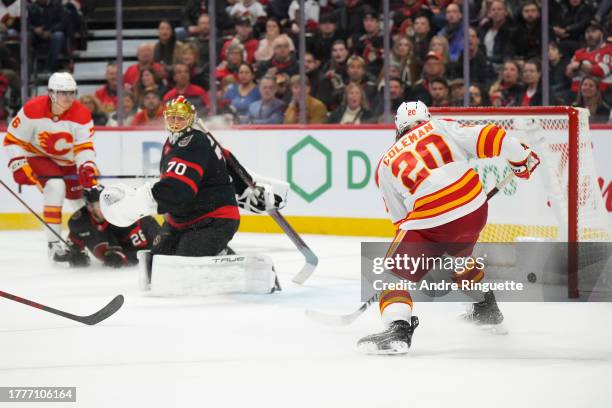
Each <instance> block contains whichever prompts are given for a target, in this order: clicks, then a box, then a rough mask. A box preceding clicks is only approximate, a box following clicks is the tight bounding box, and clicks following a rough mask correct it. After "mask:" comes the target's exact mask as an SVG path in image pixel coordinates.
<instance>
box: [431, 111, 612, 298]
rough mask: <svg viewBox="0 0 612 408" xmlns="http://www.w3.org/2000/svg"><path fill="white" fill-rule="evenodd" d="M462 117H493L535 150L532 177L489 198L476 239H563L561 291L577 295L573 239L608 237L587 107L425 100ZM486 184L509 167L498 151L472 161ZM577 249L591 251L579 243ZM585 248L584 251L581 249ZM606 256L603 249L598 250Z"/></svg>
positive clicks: (467, 120) (483, 120)
mask: <svg viewBox="0 0 612 408" xmlns="http://www.w3.org/2000/svg"><path fill="white" fill-rule="evenodd" d="M431 111H432V114H433V115H434V117H438V118H441V117H444V118H452V119H455V120H457V121H459V122H461V123H463V124H465V125H484V124H489V123H493V124H496V125H498V126H502V127H504V128H505V129H506V131H507V134H508V135H512V136H514V137H516V138H517V139H519V140H520V141H523V142H525V143H527V144H528V145H529V146H531V147H532V148H533V149H534V150H535V151H536V152H537V153H538V155H539V156H540V158H541V166H540V168H539V169H538V171H536V173H535V174H534V177H533V179H532V180H529V181H522V180H518V179H516V180H513V181H512V182H511V183H510V184H509V185H507V186H506V188H504V189H503V190H502V191H500V193H498V195H497V196H496V197H495V198H494V200H495V201H494V203H491V205H490V206H489V222H488V225H487V226H486V228H485V230H484V231H483V233H482V234H481V238H480V240H481V241H483V242H515V241H516V240H519V239H521V238H522V237H529V238H532V239H539V240H549V241H557V242H567V243H568V252H567V253H568V262H567V265H568V273H567V284H568V295H569V297H570V298H574V297H578V293H579V292H578V290H579V277H578V270H579V263H580V257H581V248H582V245H578V244H580V243H585V242H602V241H610V238H611V237H612V233H611V229H610V222H609V218H608V217H609V216H608V214H607V212H606V210H605V207H604V202H603V199H602V195H601V192H600V189H599V186H598V183H597V173H596V170H595V164H594V160H593V145H592V143H591V138H590V134H589V113H588V111H586V110H584V109H575V108H570V107H560V106H559V107H526V108H438V109H435V108H432V110H431ZM474 167H476V168H477V170H478V172H479V174H480V177H481V181H482V182H483V184H484V187H485V189H486V190H487V191H488V190H490V189H491V188H493V187H494V186H495V184H497V183H498V182H499V181H501V180H502V179H503V178H504V177H505V175H506V174H508V172H509V171H510V169H509V168H508V166H507V165H506V163H505V161H504V160H502V159H500V158H495V159H488V160H484V161H477V162H474ZM582 252H584V253H583V254H582V256H583V257H584V256H594V255H593V253H592V251H582ZM587 252H589V254H588V255H587V254H586V253H587ZM600 255H601V256H606V255H608V256H609V254H600Z"/></svg>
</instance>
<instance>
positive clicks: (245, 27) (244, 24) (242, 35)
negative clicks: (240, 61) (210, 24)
mask: <svg viewBox="0 0 612 408" xmlns="http://www.w3.org/2000/svg"><path fill="white" fill-rule="evenodd" d="M235 28H236V35H235V36H233V37H232V38H230V39H229V40H227V41H225V43H224V44H223V47H222V48H221V59H225V53H226V51H227V49H228V47H229V46H230V45H232V44H240V45H242V46H243V47H244V50H245V51H246V55H245V57H244V58H245V60H246V62H248V63H249V64H252V63H253V61H254V60H255V51H256V50H257V47H258V46H259V41H257V40H256V39H255V38H253V27H252V26H251V20H249V18H248V17H246V16H243V17H238V18H236V19H235Z"/></svg>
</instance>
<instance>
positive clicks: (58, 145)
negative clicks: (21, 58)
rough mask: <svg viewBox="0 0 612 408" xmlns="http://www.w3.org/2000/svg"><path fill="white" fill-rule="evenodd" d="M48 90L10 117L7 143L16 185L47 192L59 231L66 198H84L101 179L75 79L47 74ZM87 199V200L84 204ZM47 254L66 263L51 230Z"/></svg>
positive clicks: (49, 217)
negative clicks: (89, 189)
mask: <svg viewBox="0 0 612 408" xmlns="http://www.w3.org/2000/svg"><path fill="white" fill-rule="evenodd" d="M48 88H49V94H48V95H42V96H37V97H34V98H32V99H30V100H29V101H28V102H26V103H25V104H24V105H23V107H22V108H21V110H20V111H19V112H18V113H17V116H15V117H14V118H13V120H12V121H11V123H10V125H9V127H8V129H7V133H6V136H5V138H4V147H5V148H6V151H7V153H8V157H9V162H8V167H9V168H10V170H11V171H12V172H13V178H14V180H15V182H16V183H17V184H22V185H34V186H37V187H38V188H39V189H40V190H41V191H42V193H43V196H44V210H43V218H44V220H45V222H47V224H49V226H51V228H52V229H53V230H55V231H56V232H57V233H60V230H61V221H62V220H61V216H62V204H63V202H64V198H67V199H71V200H80V199H82V194H83V188H91V187H93V186H94V185H96V184H97V175H98V174H99V173H98V169H97V166H96V164H95V152H94V146H93V134H94V126H93V122H92V120H91V113H90V112H89V111H88V110H87V108H85V106H83V105H82V104H81V103H80V102H79V101H77V100H76V94H77V84H76V82H75V80H74V78H73V77H72V75H70V74H69V73H67V72H56V73H54V74H53V75H51V77H50V78H49V86H48ZM83 204H84V203H83ZM47 241H48V250H49V257H50V259H51V260H53V261H57V262H67V261H68V260H69V253H68V248H65V247H64V245H63V244H62V243H61V242H60V241H59V240H58V238H57V236H56V235H54V234H52V233H51V232H50V231H47Z"/></svg>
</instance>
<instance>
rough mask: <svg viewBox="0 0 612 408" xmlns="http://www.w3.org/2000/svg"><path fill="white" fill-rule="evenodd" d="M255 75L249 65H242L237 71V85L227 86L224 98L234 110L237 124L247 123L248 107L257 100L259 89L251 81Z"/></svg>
mask: <svg viewBox="0 0 612 408" xmlns="http://www.w3.org/2000/svg"><path fill="white" fill-rule="evenodd" d="M254 78H255V73H254V72H253V68H251V66H250V65H249V64H242V65H240V68H239V69H238V83H237V84H232V85H230V86H229V88H228V90H227V92H226V93H225V95H224V98H226V99H228V100H229V101H230V103H231V105H232V106H233V107H234V109H235V110H236V114H237V119H238V123H240V124H244V123H247V120H248V115H249V105H250V104H251V103H253V102H255V101H257V100H259V99H261V95H260V93H259V88H258V87H257V85H255V82H254V81H253V79H254Z"/></svg>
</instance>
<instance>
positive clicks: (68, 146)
mask: <svg viewBox="0 0 612 408" xmlns="http://www.w3.org/2000/svg"><path fill="white" fill-rule="evenodd" d="M73 141H74V139H73V138H72V135H71V134H70V133H68V132H57V133H49V132H41V133H39V134H38V143H39V144H40V146H41V147H42V148H43V149H44V150H45V151H46V152H47V153H49V154H50V155H53V156H63V155H65V154H66V153H68V152H69V151H71V150H72V142H73Z"/></svg>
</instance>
